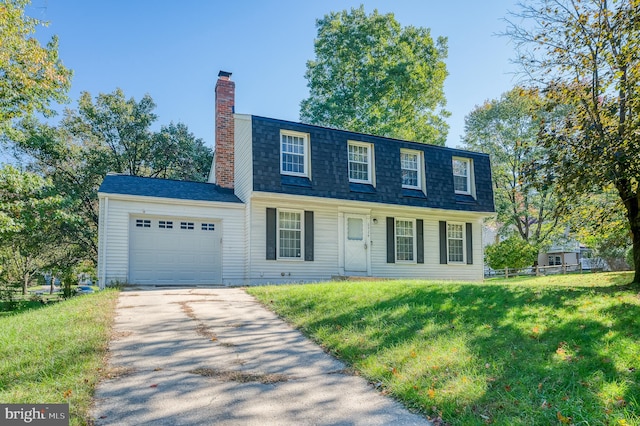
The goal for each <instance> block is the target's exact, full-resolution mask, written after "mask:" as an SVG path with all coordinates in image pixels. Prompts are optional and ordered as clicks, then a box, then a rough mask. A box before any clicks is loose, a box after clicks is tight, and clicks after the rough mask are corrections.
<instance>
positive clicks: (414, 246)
mask: <svg viewBox="0 0 640 426" xmlns="http://www.w3.org/2000/svg"><path fill="white" fill-rule="evenodd" d="M400 221H402V222H410V223H411V230H412V235H411V239H412V244H411V245H412V254H411V257H412V259H410V260H407V259H399V258H398V253H399V250H398V237H399V233H398V222H400ZM394 228H395V229H394V234H395V241H394V243H395V252H396V263H417V243H416V239H417V235H416V220H415V219H409V218H404V217H397V218H395V224H394Z"/></svg>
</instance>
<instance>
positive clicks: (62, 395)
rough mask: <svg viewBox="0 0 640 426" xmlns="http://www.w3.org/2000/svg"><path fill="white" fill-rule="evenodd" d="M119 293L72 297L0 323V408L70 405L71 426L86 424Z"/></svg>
mask: <svg viewBox="0 0 640 426" xmlns="http://www.w3.org/2000/svg"><path fill="white" fill-rule="evenodd" d="M117 298H118V291H117V290H112V289H110V290H105V291H101V292H97V293H93V294H87V295H82V296H78V297H74V298H72V299H70V300H65V301H61V302H58V303H54V304H51V305H48V306H44V307H41V308H36V309H29V310H26V311H20V312H16V313H12V314H3V315H2V316H1V317H0V402H2V403H5V404H13V403H15V404H18V403H25V404H27V403H31V404H45V403H46V404H54V403H66V402H68V403H69V412H70V418H71V419H70V420H71V421H70V424H71V425H85V424H90V422H91V420H90V419H89V408H90V406H91V398H92V396H93V392H94V389H95V386H96V384H97V383H98V381H99V380H100V379H101V378H102V377H105V375H107V374H108V372H107V371H106V365H105V356H106V353H107V348H108V344H109V337H110V335H111V325H112V322H113V318H114V315H115V306H116V301H117Z"/></svg>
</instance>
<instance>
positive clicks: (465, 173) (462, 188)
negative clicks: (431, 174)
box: [453, 157, 473, 195]
mask: <svg viewBox="0 0 640 426" xmlns="http://www.w3.org/2000/svg"><path fill="white" fill-rule="evenodd" d="M472 183H473V179H472V168H471V160H470V159H469V158H458V157H454V158H453V189H454V190H455V192H456V194H462V195H473V191H472Z"/></svg>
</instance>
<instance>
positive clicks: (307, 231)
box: [304, 211, 313, 261]
mask: <svg viewBox="0 0 640 426" xmlns="http://www.w3.org/2000/svg"><path fill="white" fill-rule="evenodd" d="M304 260H308V261H312V260H313V212H308V211H305V212H304Z"/></svg>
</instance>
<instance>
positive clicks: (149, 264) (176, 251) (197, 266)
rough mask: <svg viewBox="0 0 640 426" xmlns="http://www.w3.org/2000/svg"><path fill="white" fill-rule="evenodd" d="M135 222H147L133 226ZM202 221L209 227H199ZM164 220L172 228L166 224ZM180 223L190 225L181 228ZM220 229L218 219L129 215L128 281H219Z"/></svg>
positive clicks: (195, 282)
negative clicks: (203, 228)
mask: <svg viewBox="0 0 640 426" xmlns="http://www.w3.org/2000/svg"><path fill="white" fill-rule="evenodd" d="M140 221H144V222H140ZM138 223H144V224H145V225H148V226H136V224H138ZM202 223H206V224H207V225H206V227H207V228H208V229H209V228H213V230H204V231H203V230H202V229H201V228H202ZM168 224H171V226H172V228H168V226H169V225H168ZM183 224H184V225H183ZM182 226H184V227H186V228H188V227H191V228H193V229H182ZM221 229H222V228H221V223H220V222H219V221H217V222H216V221H211V220H207V221H206V222H199V221H197V220H193V219H184V218H175V217H163V218H148V217H144V218H141V217H132V218H131V228H130V235H129V268H130V271H129V281H130V282H131V283H132V284H192V285H193V284H220V283H221V275H222V274H221V252H220V236H221V231H220V230H221Z"/></svg>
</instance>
